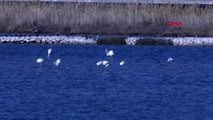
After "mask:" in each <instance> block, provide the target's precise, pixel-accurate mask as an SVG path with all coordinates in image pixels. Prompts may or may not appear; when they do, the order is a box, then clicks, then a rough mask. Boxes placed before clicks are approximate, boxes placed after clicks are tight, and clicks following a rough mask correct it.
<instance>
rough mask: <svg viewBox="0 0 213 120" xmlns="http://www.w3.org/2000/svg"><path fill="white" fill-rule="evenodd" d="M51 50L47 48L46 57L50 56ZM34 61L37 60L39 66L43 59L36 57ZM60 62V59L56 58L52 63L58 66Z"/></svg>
mask: <svg viewBox="0 0 213 120" xmlns="http://www.w3.org/2000/svg"><path fill="white" fill-rule="evenodd" d="M51 52H52V49H48V51H47V57H48V58H50V54H51ZM36 62H37V63H38V64H40V67H41V63H42V62H44V59H42V58H38V59H37V60H36ZM60 63H61V59H57V60H56V61H55V62H54V63H53V64H54V65H55V66H59V64H60Z"/></svg>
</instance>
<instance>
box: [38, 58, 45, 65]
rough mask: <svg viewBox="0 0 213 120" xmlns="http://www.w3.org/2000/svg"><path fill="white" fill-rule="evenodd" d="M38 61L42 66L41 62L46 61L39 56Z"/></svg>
mask: <svg viewBox="0 0 213 120" xmlns="http://www.w3.org/2000/svg"><path fill="white" fill-rule="evenodd" d="M36 62H37V63H39V64H40V67H41V63H42V62H44V60H43V59H42V58H38V59H37V60H36Z"/></svg>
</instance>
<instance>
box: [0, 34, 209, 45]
mask: <svg viewBox="0 0 213 120" xmlns="http://www.w3.org/2000/svg"><path fill="white" fill-rule="evenodd" d="M0 43H18V44H98V45H213V37H139V36H136V37H125V36H100V37H97V36H92V37H91V36H90V37H88V36H67V35H55V36H54V35H51V36H43V35H38V36H0Z"/></svg>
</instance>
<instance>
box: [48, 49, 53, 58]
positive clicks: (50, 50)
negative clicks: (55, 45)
mask: <svg viewBox="0 0 213 120" xmlns="http://www.w3.org/2000/svg"><path fill="white" fill-rule="evenodd" d="M51 52H52V49H48V53H47V57H48V58H49V57H50V53H51Z"/></svg>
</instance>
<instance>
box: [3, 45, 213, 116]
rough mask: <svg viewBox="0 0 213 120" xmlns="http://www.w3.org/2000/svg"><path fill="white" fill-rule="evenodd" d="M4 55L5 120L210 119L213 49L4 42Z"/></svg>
mask: <svg viewBox="0 0 213 120" xmlns="http://www.w3.org/2000/svg"><path fill="white" fill-rule="evenodd" d="M48 48H52V53H51V59H48V58H47V57H46V56H47V49H48ZM105 49H112V50H114V52H115V56H114V57H113V58H107V57H106V56H105ZM39 57H42V58H43V59H44V63H43V64H42V65H41V68H40V67H39V65H38V64H37V63H36V59H37V58H39ZM169 57H172V58H173V59H174V61H173V62H172V63H167V62H166V61H167V59H168V58H169ZM0 58H1V59H0V74H1V75H0V119H4V120H5V119H22V120H23V119H26V120H29V119H30V120H32V119H33V120H37V119H42V120H43V119H50V120H54V119H56V120H212V119H213V114H212V113H213V66H212V65H213V47H202V46H194V47H190V46H186V47H183V46H182V47H174V46H98V45H32V44H31V45H29V44H19V45H18V44H0ZM57 58H60V59H61V61H62V63H61V64H60V65H59V66H58V67H56V66H54V65H53V62H54V61H55V60H56V59H57ZM103 59H106V60H109V61H110V66H109V67H107V68H105V67H101V66H96V62H97V61H99V60H103ZM121 60H125V62H126V64H125V65H124V66H119V64H118V63H119V61H121Z"/></svg>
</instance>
